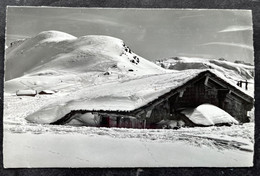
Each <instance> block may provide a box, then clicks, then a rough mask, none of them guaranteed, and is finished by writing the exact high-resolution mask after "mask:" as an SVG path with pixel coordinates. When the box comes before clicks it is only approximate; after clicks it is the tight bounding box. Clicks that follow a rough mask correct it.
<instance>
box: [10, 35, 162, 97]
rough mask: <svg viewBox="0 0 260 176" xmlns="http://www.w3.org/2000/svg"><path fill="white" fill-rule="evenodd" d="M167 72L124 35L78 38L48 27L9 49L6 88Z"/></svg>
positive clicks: (38, 87) (46, 86) (59, 85)
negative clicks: (126, 41)
mask: <svg viewBox="0 0 260 176" xmlns="http://www.w3.org/2000/svg"><path fill="white" fill-rule="evenodd" d="M165 72H167V71H165V70H164V69H163V68H161V67H159V66H157V65H156V64H154V63H152V62H150V61H148V60H146V59H144V58H142V57H140V56H138V55H137V54H135V53H134V52H132V51H131V49H130V48H129V47H128V46H126V45H125V44H124V42H123V41H122V40H120V39H117V38H113V37H109V36H95V35H89V36H82V37H79V38H77V37H75V36H72V35H70V34H67V33H64V32H59V31H45V32H41V33H39V34H38V35H36V36H34V37H32V38H28V39H25V40H20V41H18V42H14V43H12V45H11V46H10V47H8V48H7V49H6V68H5V80H6V85H5V90H6V91H7V92H14V91H16V90H17V89H29V88H30V89H36V90H41V89H50V88H51V89H58V90H59V89H62V88H64V86H66V87H68V85H70V86H72V85H73V84H74V85H77V84H81V85H82V84H84V85H88V84H92V83H95V84H98V82H106V81H109V80H110V81H111V80H113V79H124V78H125V77H126V78H131V77H136V76H142V75H149V74H160V73H165ZM92 79H93V80H92ZM64 82H66V84H67V85H64V84H63V83H64Z"/></svg>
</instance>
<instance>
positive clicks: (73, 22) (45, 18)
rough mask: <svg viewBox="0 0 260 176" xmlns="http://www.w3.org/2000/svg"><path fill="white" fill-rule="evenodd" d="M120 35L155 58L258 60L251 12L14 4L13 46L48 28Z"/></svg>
mask: <svg viewBox="0 0 260 176" xmlns="http://www.w3.org/2000/svg"><path fill="white" fill-rule="evenodd" d="M46 30H58V31H63V32H67V33H69V34H72V35H74V36H77V37H79V36H84V35H109V36H113V37H117V38H120V39H122V40H124V42H125V43H126V44H127V45H128V46H129V47H130V48H131V49H132V50H133V51H134V52H135V53H136V54H138V55H141V56H142V57H144V58H146V59H149V60H156V59H163V58H167V57H175V56H194V57H204V58H220V57H223V58H225V59H227V60H230V61H234V60H244V61H245V62H250V63H253V61H254V58H253V39H252V38H253V36H252V35H253V31H252V15H251V11H246V10H184V9H102V8H99V9H95V8H58V7H57V8H49V7H48V8H47V7H38V8H36V7H33V8H32V7H30V8H29V7H9V8H8V11H7V31H6V33H7V35H6V39H7V44H9V43H10V42H12V41H14V40H17V39H21V38H25V37H30V36H34V35H36V34H38V33H40V32H42V31H46Z"/></svg>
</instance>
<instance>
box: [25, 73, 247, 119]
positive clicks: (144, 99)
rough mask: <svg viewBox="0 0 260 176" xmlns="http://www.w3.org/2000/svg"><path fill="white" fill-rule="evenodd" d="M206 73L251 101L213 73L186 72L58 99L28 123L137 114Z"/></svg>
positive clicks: (95, 87) (100, 86) (105, 85)
mask: <svg viewBox="0 0 260 176" xmlns="http://www.w3.org/2000/svg"><path fill="white" fill-rule="evenodd" d="M207 73H208V74H212V75H215V76H217V78H219V79H220V80H222V81H224V82H225V83H226V84H227V85H228V86H230V87H232V90H234V91H238V93H240V94H243V96H247V98H251V99H252V97H250V96H249V95H247V94H245V93H244V92H243V91H241V90H240V89H239V88H238V87H237V86H236V85H232V83H229V82H226V81H225V80H224V79H223V78H220V77H218V75H217V74H216V73H213V72H212V71H210V70H186V71H180V72H179V71H176V72H172V73H165V74H157V75H149V76H141V77H138V78H135V79H133V80H128V81H123V82H113V83H107V84H102V85H98V86H92V87H87V88H84V89H82V90H78V91H76V92H73V93H71V94H69V95H68V96H64V97H59V98H58V97H57V99H58V100H57V101H56V102H55V103H54V104H51V105H48V106H47V107H45V108H43V109H41V110H39V111H37V112H35V113H33V114H31V115H30V116H28V117H27V118H26V119H27V120H29V121H31V122H37V123H51V122H54V121H56V120H58V119H60V118H62V117H64V116H65V115H66V114H68V113H70V112H71V111H73V110H74V111H75V110H86V111H102V110H103V111H134V110H136V109H138V108H142V107H144V106H146V105H147V104H149V103H151V102H153V101H155V100H157V99H159V98H160V97H161V96H163V95H165V94H167V93H170V92H171V91H177V89H179V88H181V87H182V86H185V85H186V83H188V82H189V81H192V80H193V79H194V78H198V77H201V76H205V74H207Z"/></svg>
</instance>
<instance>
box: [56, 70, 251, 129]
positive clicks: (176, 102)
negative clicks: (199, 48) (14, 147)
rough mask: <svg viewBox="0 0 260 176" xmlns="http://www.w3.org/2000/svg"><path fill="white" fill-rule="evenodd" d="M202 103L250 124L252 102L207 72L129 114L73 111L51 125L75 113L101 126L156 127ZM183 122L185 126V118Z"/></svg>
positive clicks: (225, 81)
mask: <svg viewBox="0 0 260 176" xmlns="http://www.w3.org/2000/svg"><path fill="white" fill-rule="evenodd" d="M111 103H112V102H111ZM204 103H209V104H212V105H215V106H217V107H219V108H221V109H223V110H224V111H226V112H228V113H229V114H230V115H231V116H233V117H234V118H235V119H237V120H238V121H239V122H240V123H244V122H248V121H249V117H248V116H247V112H248V111H250V110H251V109H252V108H253V103H254V99H253V98H252V97H251V96H249V95H248V94H247V93H245V92H244V91H243V90H242V89H241V88H240V87H238V86H236V85H234V84H231V83H229V82H228V81H227V79H225V78H221V76H218V75H217V74H215V73H214V72H212V71H209V70H206V71H203V72H200V73H199V74H198V75H197V76H195V77H194V78H192V79H190V80H189V81H187V82H185V83H183V84H182V85H180V86H178V87H176V88H174V89H172V90H170V91H169V92H167V93H164V94H162V95H161V96H159V97H158V98H157V99H154V100H153V101H151V102H149V103H147V104H146V105H144V106H141V107H139V108H137V109H134V110H131V111H105V110H103V111H89V110H75V111H71V112H70V113H69V114H67V115H66V116H65V117H63V118H61V119H59V120H57V121H56V122H53V124H65V123H68V122H69V121H70V120H71V117H73V115H75V114H84V113H88V112H91V113H94V114H97V115H98V116H99V117H100V121H99V124H98V125H99V126H103V127H128V128H157V124H158V122H160V121H161V120H180V119H183V115H181V114H180V111H181V110H183V109H185V108H195V107H197V106H199V105H201V104H204ZM183 120H184V121H185V119H183ZM186 122H187V123H188V121H187V119H186Z"/></svg>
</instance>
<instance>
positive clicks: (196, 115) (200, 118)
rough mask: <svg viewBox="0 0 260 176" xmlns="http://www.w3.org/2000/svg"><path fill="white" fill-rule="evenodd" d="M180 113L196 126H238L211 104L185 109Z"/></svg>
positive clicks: (226, 114) (232, 118) (225, 113)
mask: <svg viewBox="0 0 260 176" xmlns="http://www.w3.org/2000/svg"><path fill="white" fill-rule="evenodd" d="M181 113H182V114H184V115H185V116H186V117H187V118H188V119H189V120H191V121H192V122H193V123H194V124H197V125H204V126H211V125H217V124H238V121H237V120H236V119H234V117H232V116H231V115H230V114H228V113H227V112H225V111H224V110H222V109H220V108H218V107H216V106H214V105H211V104H202V105H200V106H198V107H197V108H194V109H185V110H183V111H182V112H181Z"/></svg>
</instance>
